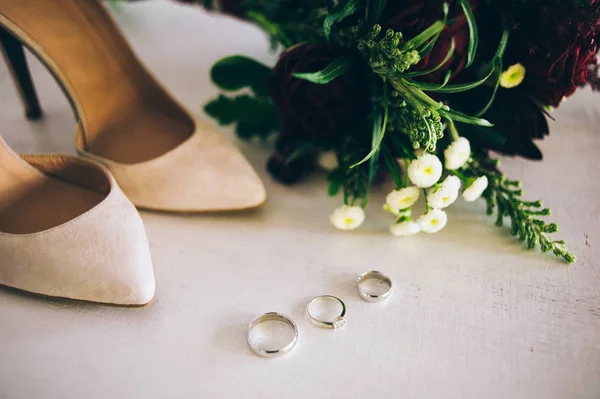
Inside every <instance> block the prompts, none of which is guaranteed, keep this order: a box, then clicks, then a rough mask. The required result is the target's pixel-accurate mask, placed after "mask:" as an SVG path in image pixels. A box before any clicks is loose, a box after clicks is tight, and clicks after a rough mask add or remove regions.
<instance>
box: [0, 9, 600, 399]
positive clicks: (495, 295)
mask: <svg viewBox="0 0 600 399" xmlns="http://www.w3.org/2000/svg"><path fill="white" fill-rule="evenodd" d="M115 15H116V17H117V19H118V21H119V23H120V24H121V25H122V26H123V29H124V30H125V32H126V34H127V36H128V37H129V39H130V40H131V42H132V43H133V46H134V47H135V48H136V50H137V51H138V52H139V54H140V56H141V57H142V58H143V59H144V60H145V61H146V62H147V63H148V64H149V66H150V68H151V69H152V70H153V71H155V72H156V74H157V76H158V77H160V78H161V79H162V80H163V81H164V82H165V83H166V84H167V86H168V87H170V88H171V89H172V90H173V92H174V93H175V94H176V95H177V96H178V97H179V98H181V99H182V101H183V102H184V103H186V104H187V105H188V106H190V107H191V108H192V109H196V110H200V109H201V105H202V104H203V103H204V102H205V101H206V100H207V99H208V98H210V97H212V96H214V95H215V94H216V90H215V89H214V88H213V87H212V86H211V84H210V82H209V80H208V77H207V72H208V70H209V67H210V66H211V64H212V63H213V62H214V61H215V60H216V59H218V58H219V57H221V56H224V55H227V54H232V53H239V52H241V53H246V54H249V55H252V56H255V57H257V58H259V59H262V60H264V61H265V62H269V63H272V62H273V60H274V56H272V55H269V54H268V43H267V41H266V40H265V38H264V37H263V36H262V34H261V33H260V32H259V31H258V30H257V29H255V28H253V27H251V26H248V25H245V24H243V23H241V22H238V21H234V20H231V19H228V18H224V17H217V16H208V15H207V14H205V13H204V12H202V11H201V10H200V9H194V8H187V7H183V6H178V5H174V4H171V3H167V2H162V1H149V2H141V3H138V4H135V5H125V6H121V7H119V8H117V9H115ZM33 69H34V74H35V76H36V78H37V85H38V88H39V91H40V94H41V99H42V103H43V106H44V110H45V113H46V118H45V119H44V120H43V121H42V122H39V123H29V122H26V121H25V120H24V119H23V118H22V116H21V113H22V111H21V108H20V104H19V102H18V100H17V95H16V93H15V90H14V88H13V87H12V82H11V81H10V79H9V77H8V75H7V71H6V69H5V67H4V66H2V67H0V95H1V97H0V98H1V99H0V134H2V136H3V137H5V138H6V140H7V141H8V142H9V144H11V145H12V146H13V147H14V148H15V149H16V150H18V151H28V152H34V151H42V152H50V151H54V152H73V137H74V122H73V117H72V113H71V110H70V109H69V106H68V104H67V101H66V100H65V99H64V97H63V96H62V94H61V92H60V90H59V88H58V86H57V85H56V84H55V83H54V82H53V81H52V79H51V77H50V76H49V75H48V73H47V72H45V71H44V70H43V68H42V67H41V66H40V65H39V64H38V63H37V62H33ZM599 101H600V95H599V96H597V97H593V96H592V95H591V93H589V92H584V93H580V94H579V95H578V96H576V97H575V98H573V99H572V100H570V101H568V102H567V103H566V104H565V105H564V107H563V108H562V109H561V110H559V111H558V112H556V114H555V116H556V122H555V123H553V124H552V133H551V136H550V137H549V138H548V139H547V140H545V141H544V142H543V143H542V144H541V147H542V149H543V151H544V153H545V156H546V161H545V162H544V163H534V162H527V161H524V160H513V159H508V160H506V162H505V165H504V167H505V169H506V170H507V171H508V172H510V174H511V175H512V176H514V177H516V178H520V179H522V180H523V183H524V187H525V189H526V192H527V193H528V194H530V197H531V198H532V199H537V198H544V199H546V203H547V205H549V206H551V207H552V208H553V210H554V219H556V220H557V221H559V222H560V224H561V227H562V231H561V233H560V236H562V237H563V238H565V239H567V241H568V242H569V243H570V246H571V249H572V250H573V251H574V252H575V253H577V255H578V256H579V262H578V263H577V264H576V265H574V266H572V267H568V266H566V265H564V264H562V263H559V262H557V261H555V260H554V259H553V258H552V257H549V256H543V255H540V254H538V253H537V252H527V251H525V250H523V247H522V246H521V245H520V244H518V243H517V242H515V241H514V240H513V239H512V238H511V237H510V235H509V233H508V231H507V230H500V229H497V228H496V227H494V225H493V219H490V218H486V217H485V216H484V215H483V208H484V205H483V203H478V204H476V205H474V206H473V205H467V204H465V203H462V204H460V205H457V206H454V207H453V209H452V208H451V211H450V222H449V225H448V227H447V228H446V229H445V230H444V231H443V232H441V233H439V234H437V235H433V236H425V235H421V236H418V237H415V238H409V239H395V238H393V237H391V236H390V235H389V234H388V233H387V231H386V226H387V224H388V222H389V219H388V218H387V216H386V215H385V214H384V212H383V211H381V210H380V206H379V204H381V203H382V201H383V195H384V193H383V192H380V193H378V194H377V195H375V196H374V198H373V201H372V204H373V205H372V206H371V208H370V209H369V212H368V215H369V218H368V221H367V223H366V225H365V226H364V227H363V228H362V229H361V230H359V231H358V232H356V233H350V234H344V233H341V232H337V231H334V230H333V229H332V228H331V227H330V226H329V223H328V221H327V216H328V214H329V212H330V211H331V209H332V208H333V207H334V206H336V205H337V203H338V200H337V199H328V198H327V196H326V195H325V192H326V186H325V182H324V180H323V178H322V176H316V177H314V178H313V179H311V180H309V181H307V182H305V183H303V184H300V185H299V186H297V187H295V188H292V189H289V188H285V187H282V186H280V185H278V184H276V183H274V182H273V181H272V180H271V179H270V178H269V177H268V176H267V174H266V173H264V172H263V170H264V168H263V165H264V163H265V160H266V158H267V156H268V153H269V150H268V149H267V148H260V147H257V146H254V145H250V144H246V143H239V145H240V147H241V148H242V150H243V151H244V152H245V153H246V154H247V155H248V157H249V158H250V160H251V162H252V163H253V164H254V165H255V166H256V168H257V169H259V170H260V171H261V175H262V177H263V178H264V180H265V182H266V184H267V188H268V191H269V195H270V197H269V201H268V203H267V205H266V206H265V207H263V208H262V209H261V210H258V211H255V212H248V213H238V214H231V215H208V216H207V215H204V216H202V215H201V216H172V215H167V214H156V213H143V215H142V216H143V218H144V221H145V223H146V227H147V231H148V235H149V238H150V244H151V248H152V251H153V256H154V263H155V270H156V276H157V283H158V289H157V294H156V300H155V302H154V303H153V304H152V305H151V306H149V307H146V308H142V309H122V308H114V307H106V306H99V305H89V304H81V303H73V302H69V301H64V300H44V299H39V298H33V297H30V296H25V295H21V294H17V293H15V292H13V291H9V290H5V289H0V398H125V397H127V398H129V397H144V398H286V399H294V398H361V399H364V398H374V399H378V398H557V399H565V398H599V397H600V266H599V265H598V262H599V260H600V253H599V252H598V248H599V245H600V228H599V227H598V226H599V223H600V220H599V214H600V199H599V198H600V187H599V184H598V175H599V173H600V166H599V165H600V163H599V162H598V154H599V153H600V132H598V129H599V127H600V107H599V106H598V104H600V102H599ZM0 267H1V265H0ZM371 268H376V269H380V270H382V271H384V272H386V273H388V274H389V275H390V276H391V277H392V279H393V280H394V282H395V283H396V288H397V289H398V291H397V292H396V293H395V295H394V296H393V297H392V298H391V299H390V300H389V301H388V302H387V303H383V304H369V303H366V302H363V301H362V300H360V299H359V297H358V296H357V295H356V293H355V291H354V279H355V278H356V276H358V275H359V274H360V273H361V272H363V271H366V270H368V269H371ZM323 293H330V294H334V295H338V296H340V297H342V298H343V299H345V301H346V303H347V305H348V320H349V323H348V325H347V326H346V327H345V328H344V329H343V330H341V331H337V332H333V331H328V330H323V329H319V328H317V327H314V326H312V325H311V324H310V323H309V322H308V321H307V320H306V318H305V317H304V315H303V311H304V305H305V304H306V302H307V301H308V300H309V299H310V298H311V297H313V296H315V295H318V294H323ZM272 310H275V311H280V312H284V313H287V314H289V315H290V316H292V317H293V318H294V319H295V320H296V321H297V323H298V326H299V329H300V341H299V344H298V346H297V347H296V349H295V350H294V351H293V352H292V353H291V354H290V355H288V356H285V357H283V358H280V359H274V360H265V359H262V358H258V357H256V356H254V355H253V354H252V353H251V352H250V350H249V349H248V347H247V346H246V342H245V336H244V334H245V328H246V324H247V323H248V322H249V321H250V320H251V319H252V318H253V317H254V316H256V315H258V314H259V313H262V312H266V311H272Z"/></svg>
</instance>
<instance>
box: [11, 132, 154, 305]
mask: <svg viewBox="0 0 600 399" xmlns="http://www.w3.org/2000/svg"><path fill="white" fill-rule="evenodd" d="M0 284H2V285H5V286H9V287H13V288H17V289H19V290H24V291H29V292H33V293H36V294H41V295H48V296H54V297H62V298H70V299H78V300H84V301H92V302H101V303H107V304H114V305H123V306H141V305H145V304H147V303H148V302H150V301H151V300H152V298H153V297H154V288H155V281H154V271H153V267H152V261H151V258H150V249H149V247H148V240H147V238H146V233H145V230H144V226H143V224H142V220H141V218H140V216H139V214H138V212H137V210H136V209H135V207H134V206H133V204H132V203H131V202H130V201H129V200H128V199H127V197H126V196H125V194H123V192H122V191H121V190H120V189H119V187H118V185H117V184H116V182H115V180H114V179H113V177H112V176H111V174H110V172H108V170H107V169H106V168H104V167H103V166H101V165H100V164H97V163H96V162H94V161H89V160H86V159H84V158H79V157H69V156H62V155H23V156H22V157H19V156H18V155H17V154H15V153H14V152H13V151H12V150H11V149H10V148H9V147H8V145H7V144H6V143H5V142H4V140H3V139H2V137H0Z"/></svg>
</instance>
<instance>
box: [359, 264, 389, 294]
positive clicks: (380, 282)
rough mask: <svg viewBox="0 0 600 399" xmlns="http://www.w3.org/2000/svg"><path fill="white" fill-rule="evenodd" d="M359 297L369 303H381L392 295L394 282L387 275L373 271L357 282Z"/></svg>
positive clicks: (361, 276)
mask: <svg viewBox="0 0 600 399" xmlns="http://www.w3.org/2000/svg"><path fill="white" fill-rule="evenodd" d="M356 290H357V291H358V295H360V297H361V298H362V299H364V300H365V301H367V302H381V301H383V300H384V299H386V298H387V297H389V296H390V295H391V293H392V280H391V279H390V278H389V277H388V276H386V275H385V274H383V273H381V272H378V271H376V270H371V271H368V272H365V273H363V274H361V275H360V276H359V277H358V280H357V281H356Z"/></svg>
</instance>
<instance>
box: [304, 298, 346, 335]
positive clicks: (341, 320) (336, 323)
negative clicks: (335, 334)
mask: <svg viewBox="0 0 600 399" xmlns="http://www.w3.org/2000/svg"><path fill="white" fill-rule="evenodd" d="M323 300H326V301H327V300H334V301H337V302H339V303H340V304H341V305H342V312H341V313H340V315H339V316H337V317H335V318H334V319H333V320H331V321H328V320H319V319H317V318H316V317H315V316H313V313H311V311H310V308H311V307H312V306H313V305H314V304H315V303H317V302H319V301H323ZM306 316H307V317H308V320H310V322H311V323H313V324H314V325H317V326H319V327H324V328H331V329H334V330H337V329H339V328H342V327H343V326H344V325H345V324H346V322H347V321H346V318H345V317H344V316H346V304H344V302H342V300H341V299H340V298H337V297H335V296H333V295H321V296H318V297H316V298H314V299H313V300H312V301H310V302H309V303H308V305H306Z"/></svg>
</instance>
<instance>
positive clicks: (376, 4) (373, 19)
mask: <svg viewBox="0 0 600 399" xmlns="http://www.w3.org/2000/svg"><path fill="white" fill-rule="evenodd" d="M386 4H387V0H373V4H372V7H371V9H370V10H369V9H367V13H368V14H367V22H368V23H369V25H370V26H373V25H375V24H376V23H377V22H379V18H380V17H381V13H383V10H384V8H385V5H386Z"/></svg>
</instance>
